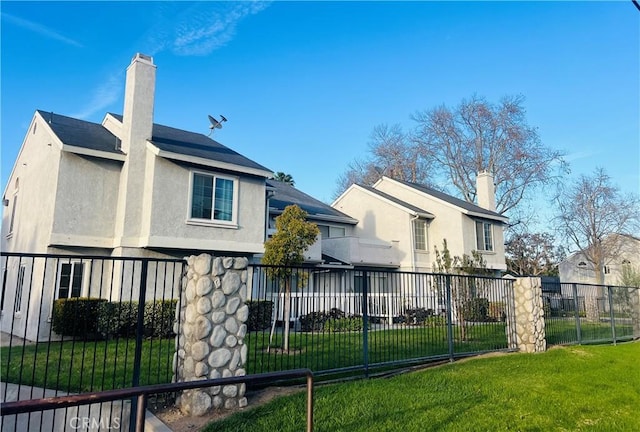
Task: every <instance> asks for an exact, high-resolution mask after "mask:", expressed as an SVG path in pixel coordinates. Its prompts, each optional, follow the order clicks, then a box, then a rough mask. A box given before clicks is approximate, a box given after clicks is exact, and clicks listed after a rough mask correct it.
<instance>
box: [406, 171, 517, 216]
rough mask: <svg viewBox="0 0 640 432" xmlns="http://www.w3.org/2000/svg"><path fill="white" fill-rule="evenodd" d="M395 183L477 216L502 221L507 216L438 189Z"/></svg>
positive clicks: (415, 184)
mask: <svg viewBox="0 0 640 432" xmlns="http://www.w3.org/2000/svg"><path fill="white" fill-rule="evenodd" d="M394 180H395V179H394ZM395 181H397V182H398V183H402V184H404V185H407V186H409V187H412V188H414V189H417V190H419V191H420V192H424V193H426V194H427V195H431V196H433V197H435V198H438V199H440V200H442V201H445V202H448V203H449V204H453V205H455V206H456V207H460V208H462V209H465V210H467V211H470V212H473V213H477V214H481V215H486V216H489V217H491V218H501V219H504V218H505V216H503V215H501V214H500V213H497V212H494V211H491V210H487V209H485V208H482V207H480V206H477V205H475V204H472V203H469V202H466V201H464V200H461V199H459V198H455V197H452V196H451V195H447V194H446V193H444V192H440V191H438V190H436V189H432V188H429V187H426V186H423V185H421V184H417V183H411V182H408V181H403V180H395Z"/></svg>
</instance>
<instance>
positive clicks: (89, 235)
mask: <svg viewBox="0 0 640 432" xmlns="http://www.w3.org/2000/svg"><path fill="white" fill-rule="evenodd" d="M121 168H122V163H121V162H117V161H110V160H106V159H100V158H95V157H91V156H80V155H76V154H73V153H66V152H63V153H62V155H61V157H60V174H59V176H58V188H57V199H56V204H55V216H54V222H53V229H52V243H53V244H58V245H73V246H96V247H111V246H112V245H113V237H114V225H115V219H116V211H117V205H118V187H119V181H120V170H121Z"/></svg>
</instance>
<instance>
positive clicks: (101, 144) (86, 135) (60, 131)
mask: <svg viewBox="0 0 640 432" xmlns="http://www.w3.org/2000/svg"><path fill="white" fill-rule="evenodd" d="M37 112H38V113H39V114H40V115H41V116H42V118H44V120H45V121H46V122H47V123H48V124H49V127H51V129H52V130H53V132H54V133H55V134H56V136H57V137H58V138H60V141H62V143H63V144H66V145H70V146H75V147H83V148H87V149H91V150H98V151H103V152H108V153H115V154H120V155H122V154H124V153H122V152H121V151H120V150H118V149H117V148H116V144H117V142H118V138H117V137H116V136H115V135H113V134H112V133H111V132H109V131H108V130H107V129H106V128H105V127H103V126H102V125H101V124H99V123H91V122H88V121H84V120H79V119H75V118H73V117H67V116H63V115H60V114H56V113H52V112H46V111H42V110H37Z"/></svg>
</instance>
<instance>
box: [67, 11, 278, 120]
mask: <svg viewBox="0 0 640 432" xmlns="http://www.w3.org/2000/svg"><path fill="white" fill-rule="evenodd" d="M270 3H271V2H265V1H250V2H245V1H242V2H195V3H191V2H189V3H186V2H185V3H183V2H160V3H159V4H158V5H159V8H160V9H159V16H158V17H157V19H156V20H155V24H154V26H153V27H152V28H150V29H149V30H148V32H147V33H146V34H145V36H143V38H142V40H141V41H138V43H137V44H136V48H135V49H134V50H139V49H140V47H144V51H143V52H144V53H145V54H148V55H152V56H153V55H156V54H158V53H160V52H163V51H170V52H172V53H173V54H175V55H181V56H205V55H208V54H210V53H212V52H213V51H215V50H216V49H218V48H221V47H223V46H225V45H226V44H227V43H229V42H230V41H231V40H232V39H233V37H234V36H235V35H236V27H237V25H238V23H239V22H240V21H242V20H243V19H244V18H246V17H248V16H250V15H254V14H257V13H259V12H261V11H263V10H264V9H266V8H267V7H268V6H269V5H270ZM187 5H188V7H185V6H187ZM132 51H133V50H132ZM118 70H120V71H121V70H122V67H121V65H120V66H119V67H118ZM123 89H124V78H123V73H122V72H119V73H113V74H111V76H110V77H109V78H108V79H106V80H105V81H104V83H103V84H102V85H100V86H99V87H98V88H96V89H95V91H94V93H93V95H92V98H91V101H90V102H89V103H88V104H87V106H86V107H85V108H84V109H82V110H81V111H80V112H79V113H78V114H77V115H76V117H78V118H82V119H86V118H89V117H91V116H92V115H94V114H96V113H98V112H101V111H103V110H104V109H105V108H107V107H108V106H109V105H111V104H113V103H114V102H116V101H117V100H118V99H119V98H120V97H121V95H122V92H123Z"/></svg>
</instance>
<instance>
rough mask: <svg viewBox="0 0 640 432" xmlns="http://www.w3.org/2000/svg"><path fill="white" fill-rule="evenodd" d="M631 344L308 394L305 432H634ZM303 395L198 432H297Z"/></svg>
mask: <svg viewBox="0 0 640 432" xmlns="http://www.w3.org/2000/svg"><path fill="white" fill-rule="evenodd" d="M639 359H640V343H638V342H636V343H624V344H619V345H617V346H612V345H600V346H593V345H591V346H571V347H562V348H556V349H552V350H550V351H548V352H546V353H542V354H506V355H501V356H494V357H485V358H476V359H470V360H468V361H464V362H456V363H454V364H450V365H446V366H442V367H438V368H433V369H427V370H424V371H420V372H414V373H410V374H406V375H402V376H398V377H394V378H389V379H374V380H361V381H356V382H349V383H344V384H337V385H324V386H318V387H316V390H315V409H314V416H315V422H314V430H315V431H317V432H322V431H331V432H334V431H349V432H355V431H363V432H364V431H377V432H380V431H394V432H395V431H416V432H418V431H430V430H433V431H587V430H588V431H632V430H640V415H638V407H640V373H638V371H639ZM305 403H306V400H305V393H304V392H302V393H299V394H296V395H293V396H288V397H282V398H279V399H276V400H275V401H273V402H271V403H269V404H267V405H264V406H261V407H257V408H255V409H250V410H247V411H243V412H240V413H238V414H235V415H233V416H231V417H229V418H227V419H226V420H223V421H220V422H216V423H213V424H211V425H209V426H208V427H207V428H206V429H205V430H206V431H209V432H213V431H216V432H222V431H245V430H251V431H252V432H260V431H269V432H272V431H301V430H304V428H305Z"/></svg>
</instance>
